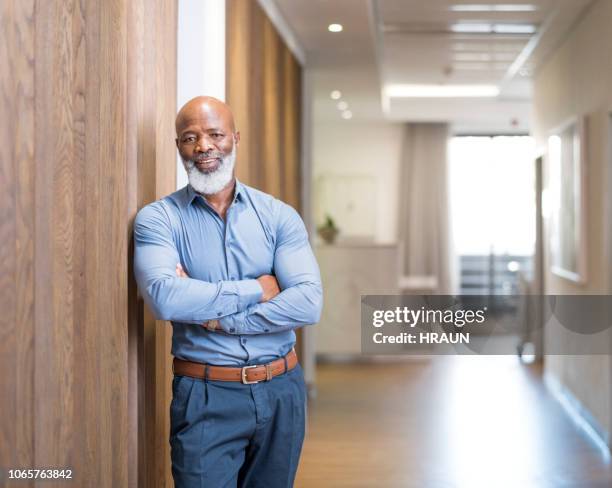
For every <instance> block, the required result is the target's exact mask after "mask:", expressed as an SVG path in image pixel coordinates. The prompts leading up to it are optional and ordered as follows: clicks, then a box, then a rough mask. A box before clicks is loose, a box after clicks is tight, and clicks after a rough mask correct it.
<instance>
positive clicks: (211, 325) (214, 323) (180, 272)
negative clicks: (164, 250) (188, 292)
mask: <svg viewBox="0 0 612 488" xmlns="http://www.w3.org/2000/svg"><path fill="white" fill-rule="evenodd" d="M175 271H176V276H178V277H179V278H189V275H188V274H187V273H185V270H184V269H183V266H181V263H176V270H175ZM201 325H202V327H204V328H205V329H206V330H209V331H210V332H214V331H215V330H217V329H220V328H221V327H220V326H219V321H218V320H208V321H206V322H204V323H203V324H201Z"/></svg>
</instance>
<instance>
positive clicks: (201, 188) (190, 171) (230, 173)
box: [183, 144, 236, 195]
mask: <svg viewBox="0 0 612 488" xmlns="http://www.w3.org/2000/svg"><path fill="white" fill-rule="evenodd" d="M235 164H236V145H235V144H234V147H233V148H232V152H231V153H230V154H229V155H227V156H225V157H223V158H221V162H220V163H219V167H218V168H217V169H216V170H215V171H213V172H211V173H202V172H201V171H200V170H199V169H198V167H197V166H196V165H195V163H194V162H193V161H191V160H189V159H188V160H184V159H183V165H184V166H185V171H187V177H188V178H189V184H190V185H191V186H192V187H193V189H194V190H195V191H197V192H198V193H201V194H202V195H214V194H215V193H219V192H220V191H221V190H223V188H225V187H226V186H227V185H228V184H229V182H230V181H232V178H233V177H234V166H235Z"/></svg>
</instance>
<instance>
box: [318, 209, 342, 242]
mask: <svg viewBox="0 0 612 488" xmlns="http://www.w3.org/2000/svg"><path fill="white" fill-rule="evenodd" d="M317 232H318V233H319V235H320V236H321V239H323V240H324V241H325V243H326V244H333V243H334V241H335V240H336V237H337V235H338V232H340V230H339V229H338V227H336V223H335V222H334V219H332V218H331V216H330V215H329V214H326V215H325V223H324V224H323V225H321V226H319V228H318V229H317Z"/></svg>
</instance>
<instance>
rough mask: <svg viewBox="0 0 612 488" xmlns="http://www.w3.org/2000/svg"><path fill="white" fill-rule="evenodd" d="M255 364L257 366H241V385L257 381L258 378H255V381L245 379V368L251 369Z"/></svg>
mask: <svg viewBox="0 0 612 488" xmlns="http://www.w3.org/2000/svg"><path fill="white" fill-rule="evenodd" d="M257 366H259V365H258V364H253V365H251V366H243V367H242V370H241V371H240V381H241V382H242V384H243V385H253V384H255V383H259V381H260V380H255V381H247V372H246V370H247V369H253V368H256V367H257Z"/></svg>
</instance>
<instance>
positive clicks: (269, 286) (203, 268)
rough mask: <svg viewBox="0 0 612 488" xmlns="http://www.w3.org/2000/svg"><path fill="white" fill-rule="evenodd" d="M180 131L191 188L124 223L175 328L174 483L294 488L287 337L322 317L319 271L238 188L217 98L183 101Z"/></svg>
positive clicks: (143, 284) (289, 218) (301, 409)
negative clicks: (129, 224) (128, 224)
mask: <svg viewBox="0 0 612 488" xmlns="http://www.w3.org/2000/svg"><path fill="white" fill-rule="evenodd" d="M176 136H177V138H176V145H177V148H178V151H179V153H180V155H181V158H182V159H183V163H184V166H185V169H186V171H187V174H188V176H189V184H188V185H187V186H185V187H184V188H182V189H180V190H178V191H176V192H175V193H173V194H171V195H169V196H167V197H165V198H163V199H161V200H158V201H157V202H154V203H152V204H150V205H147V206H146V207H144V208H143V209H142V210H141V211H140V212H139V213H138V215H137V217H136V221H135V224H134V234H135V256H134V269H135V275H136V280H137V282H138V286H139V288H140V291H141V293H142V295H143V297H144V299H145V301H146V302H147V304H148V305H149V307H151V309H152V310H153V311H154V313H155V315H156V316H157V318H158V319H160V320H170V321H172V327H173V336H172V354H173V356H174V373H175V376H174V379H173V383H172V392H173V398H172V403H171V406H170V417H171V433H170V445H171V453H172V474H173V477H174V481H175V485H176V486H177V488H183V487H201V486H203V487H211V488H222V487H237V486H239V487H265V488H275V487H279V488H280V487H290V486H292V485H293V480H294V478H295V473H296V470H297V465H298V461H299V456H300V452H301V448H302V442H303V439H304V421H305V407H306V405H305V402H306V392H305V383H304V378H303V374H302V370H301V367H300V365H299V364H298V363H297V359H296V356H295V352H294V350H293V346H294V344H295V333H294V329H296V328H297V327H301V326H303V325H307V324H314V323H316V322H317V321H318V320H319V317H320V313H321V306H322V291H321V280H320V275H319V269H318V266H317V263H316V261H315V258H314V256H313V253H312V250H311V248H310V245H309V243H308V236H307V233H306V229H305V227H304V224H303V222H302V220H301V219H300V217H299V215H298V214H297V212H296V211H295V210H293V209H292V208H291V207H290V206H288V205H286V204H285V203H283V202H281V201H279V200H277V199H275V198H273V197H272V196H270V195H267V194H265V193H263V192H260V191H258V190H255V189H253V188H250V187H248V186H246V185H244V184H242V183H240V182H238V181H237V180H236V178H235V172H234V163H235V159H236V147H237V146H238V143H239V141H240V133H239V132H237V131H236V130H235V127H234V119H233V116H232V112H231V110H230V108H229V107H228V106H227V105H226V104H224V103H223V102H221V101H219V100H216V99H214V98H211V97H197V98H194V99H193V100H191V101H189V102H188V103H187V104H186V105H185V106H184V107H183V108H181V110H180V111H179V113H178V115H177V118H176ZM257 365H259V366H257Z"/></svg>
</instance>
